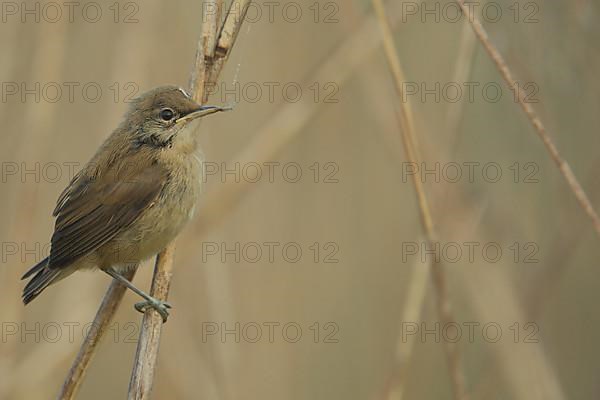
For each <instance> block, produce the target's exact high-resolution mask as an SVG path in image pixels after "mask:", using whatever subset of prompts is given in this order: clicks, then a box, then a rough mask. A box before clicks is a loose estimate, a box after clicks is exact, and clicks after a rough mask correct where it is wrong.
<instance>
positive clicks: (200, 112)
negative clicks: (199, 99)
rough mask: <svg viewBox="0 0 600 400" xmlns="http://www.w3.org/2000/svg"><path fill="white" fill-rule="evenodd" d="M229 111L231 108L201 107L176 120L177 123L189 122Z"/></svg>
mask: <svg viewBox="0 0 600 400" xmlns="http://www.w3.org/2000/svg"><path fill="white" fill-rule="evenodd" d="M229 110H231V107H216V106H202V107H200V108H198V109H197V110H196V111H193V112H191V113H189V114H187V115H184V116H183V117H181V118H179V119H178V120H177V122H185V121H191V120H194V119H196V118H201V117H205V116H207V115H210V114H214V113H218V112H221V111H229Z"/></svg>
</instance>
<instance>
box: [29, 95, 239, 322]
mask: <svg viewBox="0 0 600 400" xmlns="http://www.w3.org/2000/svg"><path fill="white" fill-rule="evenodd" d="M229 109H230V108H227V107H217V106H202V105H200V104H198V103H197V102H196V101H194V100H193V98H192V97H191V96H190V94H188V93H187V92H186V91H185V90H184V89H182V88H180V87H177V86H162V87H158V88H155V89H152V90H150V91H148V92H146V93H144V94H142V95H140V96H139V97H137V98H136V99H134V100H133V101H132V103H131V105H130V107H129V110H128V111H127V113H126V114H125V116H124V118H123V120H122V122H121V123H120V125H119V126H118V127H117V129H115V130H114V131H113V133H112V134H111V135H110V136H109V137H108V138H107V139H106V140H105V141H104V143H103V144H102V145H101V146H100V148H99V149H98V150H97V151H96V153H95V154H94V156H93V157H92V158H91V159H90V161H89V162H88V163H87V164H86V165H85V166H84V167H83V168H82V169H81V170H80V171H79V172H78V173H77V174H75V175H74V176H73V178H72V179H71V181H70V183H69V184H68V185H67V187H66V188H65V189H64V190H63V192H62V193H61V194H60V196H59V198H58V200H57V202H56V207H55V208H54V212H53V214H52V215H53V217H55V224H54V232H53V234H52V238H51V241H50V254H49V256H48V257H47V258H45V259H44V260H42V261H40V262H39V263H38V264H36V265H34V266H33V267H32V268H31V269H29V270H28V271H27V272H26V273H25V274H24V275H23V277H22V278H21V279H29V281H28V282H27V284H26V285H25V287H24V289H23V294H22V300H23V303H24V304H28V303H30V302H31V301H32V300H33V299H35V298H36V297H37V296H39V295H40V293H42V291H44V290H45V289H46V288H47V287H48V286H50V285H53V284H55V283H57V282H59V281H61V280H63V279H64V278H66V277H68V276H69V275H71V274H72V273H73V272H75V271H81V270H101V271H103V272H105V273H106V274H108V275H110V276H111V277H112V278H114V279H115V280H117V281H119V282H121V283H122V284H123V285H125V286H126V287H127V288H129V289H131V290H132V291H133V292H135V293H137V294H138V295H140V296H141V297H142V298H143V299H144V301H142V302H139V303H136V304H135V309H136V310H138V311H140V312H145V310H146V309H147V308H148V307H151V308H153V309H155V310H156V311H157V312H158V313H159V314H160V315H161V316H162V318H163V321H165V322H166V320H167V318H168V316H169V311H168V310H169V309H170V308H171V305H170V304H169V303H167V302H164V301H161V300H158V299H156V298H154V297H152V296H150V295H148V294H147V293H145V292H144V291H142V290H140V289H138V288H137V287H136V286H135V285H133V283H131V282H130V281H129V280H128V279H126V278H125V277H123V273H124V272H126V271H127V270H129V269H131V268H137V267H138V266H139V264H140V263H141V262H142V261H144V260H146V259H148V258H150V257H152V256H154V255H156V254H157V253H159V252H160V251H162V250H163V249H164V248H165V247H166V246H167V245H168V244H169V243H170V242H171V241H172V240H173V239H174V238H175V237H176V236H177V234H178V233H179V232H180V231H181V229H182V228H183V227H184V226H185V224H186V223H187V222H189V220H190V219H191V218H192V217H193V215H194V211H195V209H196V201H197V199H198V196H199V194H200V191H201V181H202V179H201V178H202V161H201V156H200V154H201V153H200V150H199V147H198V137H197V136H198V135H197V133H196V132H197V128H198V127H197V124H196V123H195V122H196V121H198V120H199V119H201V118H203V117H205V116H207V115H210V114H214V113H217V112H220V111H227V110H229Z"/></svg>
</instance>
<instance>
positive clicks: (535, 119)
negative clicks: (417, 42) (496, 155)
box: [456, 0, 600, 235]
mask: <svg viewBox="0 0 600 400" xmlns="http://www.w3.org/2000/svg"><path fill="white" fill-rule="evenodd" d="M456 1H457V3H458V5H459V6H460V7H461V9H462V11H463V13H464V15H465V16H467V19H468V20H469V22H470V24H471V26H472V28H473V31H474V32H475V35H476V36H477V38H478V39H479V41H480V42H481V44H482V45H483V47H484V48H485V51H486V52H487V53H488V55H489V56H490V58H491V59H492V61H493V62H494V64H495V65H496V67H497V68H498V71H499V72H500V75H501V76H502V78H503V79H504V81H505V82H506V84H507V85H508V87H509V89H511V90H515V91H516V98H517V102H518V103H519V105H520V106H521V109H522V110H523V111H524V112H525V115H527V119H529V122H531V125H533V128H534V129H535V132H536V133H537V135H538V136H539V138H540V139H541V140H542V142H543V143H544V146H545V147H546V150H547V151H548V153H549V154H550V157H551V158H552V161H554V163H555V164H556V166H557V167H558V169H559V171H560V173H561V174H562V175H563V177H564V178H565V180H566V181H567V184H568V185H569V188H570V189H571V191H572V192H573V194H574V195H575V198H576V199H577V201H578V202H579V205H580V206H581V208H582V209H583V211H584V212H585V213H586V214H587V215H588V217H589V218H590V220H591V222H592V224H593V226H594V229H595V230H596V233H597V234H598V235H600V217H599V216H598V213H596V210H594V207H593V206H592V203H591V202H590V199H589V197H588V196H587V194H586V193H585V191H584V190H583V187H582V186H581V184H580V183H579V181H578V180H577V177H576V176H575V174H574V173H573V171H572V170H571V167H570V166H569V164H568V163H567V161H566V160H565V159H564V158H563V157H562V156H561V155H560V153H559V151H558V148H557V147H556V144H555V143H554V141H553V140H552V138H550V136H549V135H548V132H547V131H546V128H545V126H544V124H543V123H542V119H541V118H540V117H539V115H538V114H537V113H536V112H535V110H534V109H533V107H532V106H531V104H530V103H529V102H528V101H527V94H526V93H525V90H521V89H520V88H519V85H518V82H517V81H516V80H515V79H514V77H513V73H512V71H511V70H510V68H509V67H508V64H506V61H505V60H504V58H503V57H502V55H501V54H500V52H499V51H498V49H497V48H496V46H494V44H493V43H492V42H491V41H490V39H489V36H488V34H487V32H486V31H485V29H484V28H483V25H481V22H480V21H479V19H478V18H477V17H476V16H475V14H474V13H473V12H472V9H471V8H469V7H467V6H466V5H465V2H464V0H456Z"/></svg>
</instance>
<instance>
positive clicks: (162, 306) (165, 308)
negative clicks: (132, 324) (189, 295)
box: [134, 298, 171, 323]
mask: <svg viewBox="0 0 600 400" xmlns="http://www.w3.org/2000/svg"><path fill="white" fill-rule="evenodd" d="M134 307H135V309H136V310H138V311H139V312H141V313H142V314H143V313H145V312H146V310H147V309H148V308H149V307H150V308H154V309H155V310H156V311H157V312H158V313H159V314H160V316H161V317H162V319H163V323H165V322H167V318H169V308H171V305H170V304H169V303H167V302H166V301H162V300H158V299H155V298H152V299H151V300H146V301H142V302H139V303H135V305H134Z"/></svg>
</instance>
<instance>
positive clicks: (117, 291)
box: [57, 270, 135, 400]
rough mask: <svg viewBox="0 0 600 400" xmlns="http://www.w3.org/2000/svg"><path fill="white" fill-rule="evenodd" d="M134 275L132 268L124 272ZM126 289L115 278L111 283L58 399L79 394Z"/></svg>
mask: <svg viewBox="0 0 600 400" xmlns="http://www.w3.org/2000/svg"><path fill="white" fill-rule="evenodd" d="M134 275H135V270H130V271H127V272H126V273H124V274H123V276H124V277H125V278H127V279H128V280H132V279H133V276H134ZM126 291H127V288H126V287H125V286H123V285H121V284H120V283H119V282H117V281H114V280H113V281H112V283H111V284H110V287H109V288H108V291H107V292H106V294H105V295H104V299H103V300H102V304H100V308H98V312H97V313H96V317H95V318H94V322H93V324H92V326H93V327H94V329H90V330H89V331H88V333H87V335H86V337H85V340H84V341H83V344H82V345H81V348H80V349H79V353H78V354H77V357H76V358H75V361H73V365H72V366H71V369H70V370H69V373H68V374H67V378H66V379H65V382H64V383H63V386H62V388H61V391H60V393H59V395H58V397H57V398H58V399H60V400H70V399H74V398H75V396H76V395H77V392H78V391H79V388H80V386H81V383H82V382H83V378H84V376H85V374H86V372H87V369H88V367H89V365H90V361H91V360H92V358H93V357H94V354H95V353H96V350H97V349H98V344H99V343H100V339H101V338H102V335H103V334H104V331H105V330H106V328H107V327H108V325H109V324H110V321H111V320H112V317H113V315H114V314H115V312H116V311H117V309H118V308H119V305H120V304H121V300H123V296H124V295H125V292H126Z"/></svg>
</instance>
